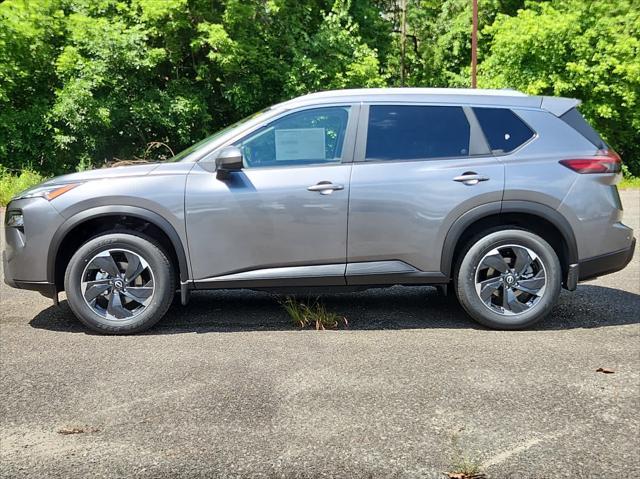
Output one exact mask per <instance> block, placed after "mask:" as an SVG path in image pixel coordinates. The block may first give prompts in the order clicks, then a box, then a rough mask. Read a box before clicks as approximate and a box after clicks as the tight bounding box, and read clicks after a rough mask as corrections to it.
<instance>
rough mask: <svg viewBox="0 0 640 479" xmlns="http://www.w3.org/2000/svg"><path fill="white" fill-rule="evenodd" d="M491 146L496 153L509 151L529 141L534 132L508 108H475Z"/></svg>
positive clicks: (474, 110) (474, 111)
mask: <svg viewBox="0 0 640 479" xmlns="http://www.w3.org/2000/svg"><path fill="white" fill-rule="evenodd" d="M473 113H474V114H475V115H476V118H477V119H478V123H480V127H481V128H482V131H483V132H484V136H485V138H486V139H487V142H488V143H489V148H491V151H492V152H493V153H495V154H500V153H509V152H510V151H513V150H515V149H516V148H518V147H519V146H520V145H522V144H524V143H525V142H527V141H528V140H529V139H530V138H531V137H533V135H534V133H533V131H532V130H531V128H529V127H528V126H527V125H526V123H525V122H523V121H522V120H521V119H520V118H519V117H518V115H516V114H515V113H514V112H512V111H511V110H509V109H508V108H484V107H482V108H480V107H478V108H474V109H473Z"/></svg>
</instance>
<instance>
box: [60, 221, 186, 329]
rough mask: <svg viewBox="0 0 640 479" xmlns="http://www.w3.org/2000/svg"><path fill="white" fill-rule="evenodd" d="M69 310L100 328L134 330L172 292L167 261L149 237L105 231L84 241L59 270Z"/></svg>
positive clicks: (163, 308) (161, 308)
mask: <svg viewBox="0 0 640 479" xmlns="http://www.w3.org/2000/svg"><path fill="white" fill-rule="evenodd" d="M65 290H66V293H67V300H68V302H69V306H70V307H71V310H72V311H73V312H74V313H75V315H76V316H77V317H78V319H80V321H82V323H84V324H85V325H86V326H88V327H89V328H91V329H92V330H94V331H98V332H101V333H106V334H128V333H137V332H140V331H143V330H145V329H148V328H150V327H151V326H153V325H154V324H155V323H156V322H158V321H159V320H160V319H161V318H162V316H164V314H165V313H166V312H167V309H169V306H170V305H171V301H172V298H173V295H174V292H175V279H174V273H173V268H172V264H171V261H170V260H169V258H168V256H167V254H166V253H165V252H164V251H163V250H162V248H161V247H160V246H159V245H157V244H156V243H155V242H153V240H151V239H150V238H147V237H143V236H139V235H137V234H129V233H111V234H105V235H102V236H98V237H96V238H93V239H91V240H89V241H87V242H86V243H85V244H84V245H82V246H81V247H80V249H79V250H78V251H77V252H76V253H75V254H74V255H73V257H72V258H71V260H70V262H69V265H68V267H67V271H66V275H65Z"/></svg>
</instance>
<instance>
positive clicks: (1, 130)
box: [0, 0, 640, 175]
mask: <svg viewBox="0 0 640 479" xmlns="http://www.w3.org/2000/svg"><path fill="white" fill-rule="evenodd" d="M634 2H635V5H634ZM400 4H401V3H400V2H399V0H298V1H291V0H162V1H158V0H128V1H123V0H5V1H4V2H0V164H1V165H4V166H5V167H7V168H12V169H16V170H18V169H20V168H23V167H25V166H26V165H30V166H31V167H33V168H35V169H36V170H37V171H39V172H41V173H43V174H46V175H50V174H57V173H62V172H67V171H72V170H75V169H85V168H90V167H95V166H99V165H101V164H104V163H106V162H111V161H113V160H117V159H121V160H131V159H136V158H145V159H149V160H154V159H163V158H166V157H168V156H171V151H173V152H178V151H180V150H182V149H183V148H185V147H187V146H189V145H191V144H192V143H194V142H196V141H197V140H199V139H201V138H203V137H204V136H206V135H208V134H210V133H212V132H213V131H215V130H217V129H219V128H221V127H223V126H225V125H228V124H230V123H232V122H234V121H235V120H237V119H239V118H241V117H244V116H246V115H248V114H250V113H252V112H254V111H257V110H259V109H261V108H263V107H265V106H267V105H270V104H273V103H276V102H278V101H282V100H286V99H288V98H291V97H293V96H296V95H299V94H303V93H307V92H311V91H317V90H324V89H330V88H354V87H373V86H398V85H400V84H401V75H400V71H401V54H400V51H401V35H400V31H401V25H400V19H401V17H402V16H401V13H400V10H399V5H400ZM407 5H408V11H407V15H406V26H407V28H406V30H407V37H406V48H405V51H406V54H405V57H404V66H403V68H402V70H403V71H404V84H405V85H407V86H441V87H457V86H468V85H469V62H470V35H469V34H470V28H471V25H470V23H471V2H470V1H469V0H407ZM639 11H640V9H639V8H637V0H619V1H616V2H605V1H604V0H594V1H591V2H582V1H580V0H549V1H545V2H539V1H526V0H481V1H480V27H481V34H480V52H479V54H480V74H481V76H480V84H481V86H491V87H500V88H501V87H511V88H517V89H521V90H524V91H527V92H530V93H536V94H553V95H565V96H573V97H577V98H581V99H582V100H583V101H584V105H583V108H582V111H583V112H584V113H585V114H586V116H587V117H588V119H589V120H590V121H591V122H592V123H593V124H594V125H595V126H596V128H597V129H598V130H600V131H601V132H602V133H603V135H604V136H605V137H606V139H607V141H609V142H610V143H611V144H612V146H613V147H614V148H615V149H617V150H618V151H619V152H620V153H621V154H622V156H623V158H624V160H625V161H626V163H627V165H628V167H629V170H630V171H631V172H632V173H633V174H635V175H639V174H640V146H638V145H640V105H639V103H638V102H639V101H640V100H639V98H638V97H639V86H638V85H639V82H640V62H639V61H638V58H639V57H640V55H639V53H640V52H639V50H640V45H639V42H640V34H639V31H638V30H639V28H640V17H639V13H638V12H639ZM157 145H162V147H157Z"/></svg>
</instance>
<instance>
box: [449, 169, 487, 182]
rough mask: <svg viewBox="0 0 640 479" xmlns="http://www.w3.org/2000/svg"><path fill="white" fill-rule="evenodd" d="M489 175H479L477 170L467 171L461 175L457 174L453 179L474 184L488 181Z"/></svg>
mask: <svg viewBox="0 0 640 479" xmlns="http://www.w3.org/2000/svg"><path fill="white" fill-rule="evenodd" d="M488 180H489V177H488V176H484V175H479V174H478V173H476V172H475V171H466V172H464V173H463V174H461V175H460V176H456V177H455V178H454V179H453V181H457V182H459V183H464V184H465V185H468V186H472V185H477V184H478V183H480V182H481V181H488Z"/></svg>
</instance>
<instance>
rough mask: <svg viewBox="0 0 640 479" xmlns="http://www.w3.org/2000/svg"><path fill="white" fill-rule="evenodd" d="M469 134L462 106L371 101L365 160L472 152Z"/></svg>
mask: <svg viewBox="0 0 640 479" xmlns="http://www.w3.org/2000/svg"><path fill="white" fill-rule="evenodd" d="M470 135H471V129H470V127H469V122H468V121H467V117H466V115H465V113H464V111H463V110H462V108H461V107H455V106H411V105H372V106H371V107H370V108H369V129H368V132H367V150H366V160H367V161H377V160H418V159H429V158H446V157H461V156H469V143H470Z"/></svg>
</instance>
